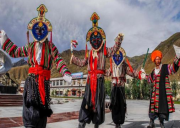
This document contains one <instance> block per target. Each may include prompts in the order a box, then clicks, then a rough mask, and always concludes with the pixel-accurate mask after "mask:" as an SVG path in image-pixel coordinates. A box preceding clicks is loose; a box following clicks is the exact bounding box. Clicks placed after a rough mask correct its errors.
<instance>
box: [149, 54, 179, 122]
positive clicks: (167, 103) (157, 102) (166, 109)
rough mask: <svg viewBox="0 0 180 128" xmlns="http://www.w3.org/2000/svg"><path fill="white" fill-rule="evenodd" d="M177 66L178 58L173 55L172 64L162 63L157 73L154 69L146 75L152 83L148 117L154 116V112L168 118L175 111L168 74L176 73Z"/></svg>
mask: <svg viewBox="0 0 180 128" xmlns="http://www.w3.org/2000/svg"><path fill="white" fill-rule="evenodd" d="M179 66H180V59H178V58H177V57H175V59H174V63H173V64H163V65H162V66H161V69H160V71H159V73H157V74H155V69H154V70H153V71H152V73H151V74H150V75H147V77H146V79H147V80H148V82H149V83H153V89H152V92H151V99H150V106H149V113H150V115H149V116H150V118H155V116H154V114H157V115H158V114H164V117H163V118H164V119H166V120H168V118H169V113H172V112H175V108H174V102H173V96H172V90H171V86H170V81H169V75H172V74H174V73H176V72H177V71H178V69H179ZM152 115H153V116H152Z"/></svg>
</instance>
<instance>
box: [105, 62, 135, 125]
mask: <svg viewBox="0 0 180 128" xmlns="http://www.w3.org/2000/svg"><path fill="white" fill-rule="evenodd" d="M111 70H112V71H111ZM106 75H107V76H111V77H112V80H111V82H112V85H113V87H112V90H111V104H110V109H111V111H112V119H113V122H114V123H115V124H123V123H124V121H125V113H126V107H127V105H126V97H125V82H126V75H129V76H131V77H134V78H137V77H138V72H137V71H133V72H131V71H130V68H129V67H128V65H127V64H126V63H125V62H124V61H123V62H122V64H121V65H119V66H117V65H116V64H115V63H114V62H113V63H112V69H111V68H109V70H107V72H106Z"/></svg>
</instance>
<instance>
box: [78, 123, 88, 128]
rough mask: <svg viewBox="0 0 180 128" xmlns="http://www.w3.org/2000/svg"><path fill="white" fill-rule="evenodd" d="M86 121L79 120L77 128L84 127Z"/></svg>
mask: <svg viewBox="0 0 180 128" xmlns="http://www.w3.org/2000/svg"><path fill="white" fill-rule="evenodd" d="M85 126H86V123H85V122H79V125H78V128H85Z"/></svg>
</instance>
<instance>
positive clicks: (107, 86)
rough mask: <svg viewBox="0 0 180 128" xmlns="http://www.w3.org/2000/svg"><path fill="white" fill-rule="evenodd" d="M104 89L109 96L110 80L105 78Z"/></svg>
mask: <svg viewBox="0 0 180 128" xmlns="http://www.w3.org/2000/svg"><path fill="white" fill-rule="evenodd" d="M104 85H105V90H106V95H108V96H110V95H111V81H109V80H105V84H104Z"/></svg>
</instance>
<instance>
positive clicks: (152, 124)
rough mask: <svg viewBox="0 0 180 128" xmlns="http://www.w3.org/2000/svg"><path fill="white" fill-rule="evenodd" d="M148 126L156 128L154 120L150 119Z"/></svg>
mask: <svg viewBox="0 0 180 128" xmlns="http://www.w3.org/2000/svg"><path fill="white" fill-rule="evenodd" d="M147 128H155V124H154V120H152V119H151V120H150V123H149V126H147Z"/></svg>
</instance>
